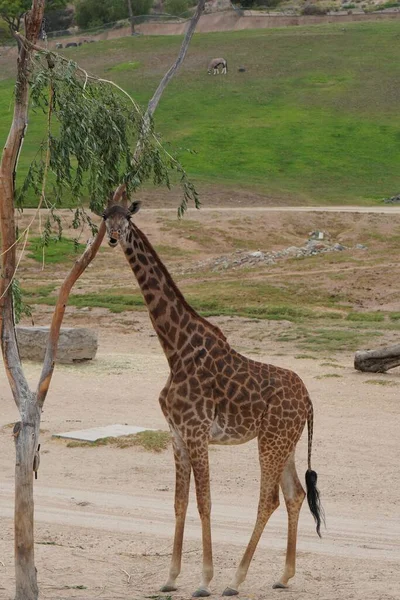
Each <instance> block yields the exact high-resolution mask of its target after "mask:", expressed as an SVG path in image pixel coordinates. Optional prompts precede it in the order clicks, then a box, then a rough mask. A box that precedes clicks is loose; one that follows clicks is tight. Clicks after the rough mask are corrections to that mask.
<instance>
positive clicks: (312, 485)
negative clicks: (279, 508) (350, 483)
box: [306, 469, 325, 537]
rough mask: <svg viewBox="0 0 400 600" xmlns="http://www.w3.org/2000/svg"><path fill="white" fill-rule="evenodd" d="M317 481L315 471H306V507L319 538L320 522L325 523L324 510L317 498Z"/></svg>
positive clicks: (318, 497)
mask: <svg viewBox="0 0 400 600" xmlns="http://www.w3.org/2000/svg"><path fill="white" fill-rule="evenodd" d="M317 479H318V476H317V474H316V472H315V471H311V469H308V470H307V471H306V486H307V501H308V506H309V507H310V511H311V514H312V516H313V517H314V520H315V522H316V524H317V533H318V535H319V537H321V533H320V529H321V521H323V522H324V523H325V515H324V509H323V508H322V505H321V499H320V496H319V491H318V488H317Z"/></svg>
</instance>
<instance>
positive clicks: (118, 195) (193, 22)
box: [112, 0, 206, 204]
mask: <svg viewBox="0 0 400 600" xmlns="http://www.w3.org/2000/svg"><path fill="white" fill-rule="evenodd" d="M205 3H206V0H199V3H198V5H197V8H196V12H195V13H194V15H193V17H192V18H191V19H190V21H189V26H188V28H187V30H186V33H185V37H184V38H183V42H182V45H181V47H180V50H179V54H178V56H177V58H176V61H175V62H174V64H173V65H171V67H170V68H169V69H168V71H167V72H166V73H165V75H164V77H163V78H162V79H161V81H160V83H159V84H158V87H157V89H156V91H155V92H154V94H153V96H152V98H151V99H150V100H149V103H148V105H147V110H146V112H145V114H144V117H143V126H142V137H144V136H145V135H146V134H147V132H148V130H149V126H150V120H151V117H152V116H153V114H154V112H155V110H156V108H157V106H158V103H159V102H160V99H161V96H162V95H163V93H164V90H165V88H166V87H167V85H168V84H169V82H170V81H171V79H172V78H173V76H174V75H175V73H176V72H177V70H178V69H179V67H180V66H181V64H182V63H183V61H184V59H185V56H186V53H187V51H188V48H189V44H190V41H191V39H192V37H193V34H194V32H195V30H196V26H197V23H198V22H199V19H200V17H201V15H202V14H203V11H204V5H205ZM141 152H142V139H141V138H139V140H138V143H137V145H136V149H135V153H134V160H137V159H138V157H139V155H140V154H141ZM125 192H126V185H125V183H122V184H121V185H119V186H118V187H117V189H116V190H115V192H114V197H113V200H112V202H113V204H117V203H118V202H121V200H123V199H124V198H125Z"/></svg>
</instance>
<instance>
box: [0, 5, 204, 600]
mask: <svg viewBox="0 0 400 600" xmlns="http://www.w3.org/2000/svg"><path fill="white" fill-rule="evenodd" d="M204 1H205V0H200V2H199V5H198V8H197V11H196V13H195V15H194V17H193V19H192V20H191V22H190V23H189V28H188V31H187V33H186V35H185V38H184V41H183V43H182V47H181V50H180V53H179V56H178V58H177V61H176V63H175V64H174V65H173V67H171V69H170V70H169V71H168V73H167V75H169V76H168V77H164V78H163V81H162V82H161V84H160V86H159V88H158V89H157V92H156V94H157V98H156V99H154V98H153V99H152V101H151V102H152V104H151V105H149V108H148V111H147V113H146V115H145V117H146V119H144V121H143V123H147V124H148V123H149V121H150V118H151V116H152V114H153V112H154V110H155V108H156V106H157V104H158V101H159V99H160V97H161V93H162V91H163V90H164V89H165V87H166V85H167V83H168V81H169V80H170V78H171V76H172V75H173V74H174V73H175V72H176V70H177V68H178V67H179V65H180V64H181V62H182V60H183V57H184V56H185V54H186V51H187V48H188V46H189V42H190V39H191V37H192V35H193V32H194V29H195V27H196V24H197V21H198V19H199V17H200V15H201V13H202V11H203V9H204ZM44 9H45V0H33V1H32V8H31V10H30V11H28V12H27V13H26V15H25V37H23V36H21V35H19V34H18V33H14V36H15V38H16V39H17V41H18V42H19V52H18V63H17V78H16V86H15V105H14V114H13V121H12V124H11V128H10V132H9V135H8V138H7V141H6V144H5V147H4V151H3V154H2V157H1V162H0V232H1V279H0V335H1V349H2V353H3V360H4V366H5V370H6V373H7V377H8V381H9V384H10V387H11V390H12V394H13V397H14V400H15V403H16V405H17V408H18V410H19V414H20V421H18V422H17V423H16V424H15V426H14V430H13V436H14V441H15V451H16V462H15V515H14V532H15V580H16V595H15V599H16V600H37V598H38V593H39V592H38V585H37V571H36V567H35V561H34V502H33V473H34V471H35V475H36V472H37V468H38V465H39V456H38V452H39V447H40V444H39V428H40V419H41V412H42V409H43V404H44V401H45V398H46V395H47V392H48V389H49V386H50V382H51V378H52V375H53V371H54V366H55V361H56V353H57V344H58V338H59V333H60V328H61V324H62V321H63V317H64V313H65V309H66V305H67V302H68V297H69V293H70V291H71V289H72V286H73V285H74V283H75V282H76V280H77V279H78V278H79V277H80V276H81V275H82V273H83V272H84V270H85V269H86V267H87V266H88V265H89V263H90V262H91V261H92V260H93V258H94V257H95V255H96V253H97V251H98V249H99V247H100V245H101V242H102V240H103V237H104V234H105V226H104V222H103V221H102V222H101V225H100V227H99V229H98V233H97V235H96V237H95V238H94V241H93V243H92V244H91V245H89V246H88V247H87V248H86V250H85V252H84V253H83V255H82V256H81V257H80V258H79V259H78V260H77V261H76V262H75V264H74V266H73V267H72V269H71V271H70V273H69V274H68V275H67V277H66V279H65V281H64V283H63V284H62V286H61V288H60V291H59V295H58V299H57V303H56V307H55V310H54V314H53V318H52V322H51V326H50V333H49V339H48V343H47V348H46V354H45V358H44V363H43V368H42V372H41V376H40V379H39V383H38V386H37V389H36V390H35V391H32V390H31V389H30V388H29V385H28V382H27V380H26V378H25V375H24V372H23V369H22V364H21V360H20V356H19V352H18V344H17V339H16V333H15V321H14V308H13V293H12V290H13V281H14V277H15V274H16V268H17V262H16V246H17V239H16V228H15V220H14V211H15V176H16V170H17V163H18V156H19V153H20V150H21V147H22V143H23V140H24V135H25V132H26V128H27V121H28V118H27V117H28V87H29V84H28V74H29V70H30V66H31V61H32V55H33V52H34V51H39V52H40V51H42V52H43V48H40V47H38V46H37V45H36V44H37V40H38V37H39V33H40V29H41V25H42V20H43V14H44ZM21 41H22V42H23V43H21ZM50 54H51V53H47V55H48V58H47V60H48V63H49V68H51V60H49V58H50V59H51V56H50ZM160 92H161V93H160ZM147 129H148V126H147V127H145V128H144V131H143V132H142V133H143V136H144V135H145V133H146V131H147ZM143 136H142V138H139V141H138V146H137V149H136V152H135V160H137V159H138V157H139V155H140V151H141V148H142V147H143ZM125 193H126V187H125V186H124V185H123V186H119V188H118V190H115V192H114V194H112V195H111V196H110V202H113V196H114V198H120V197H121V195H122V194H125Z"/></svg>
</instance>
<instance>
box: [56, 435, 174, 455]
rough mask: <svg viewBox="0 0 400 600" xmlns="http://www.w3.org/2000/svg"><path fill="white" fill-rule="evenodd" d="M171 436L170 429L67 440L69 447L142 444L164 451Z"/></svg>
mask: <svg viewBox="0 0 400 600" xmlns="http://www.w3.org/2000/svg"><path fill="white" fill-rule="evenodd" d="M170 441H171V436H170V433H169V432H168V431H141V432H139V433H136V434H135V435H125V436H123V437H117V438H114V437H107V438H102V439H100V440H97V441H96V442H81V441H75V440H73V441H71V442H67V448H96V447H98V446H115V447H116V448H122V449H123V448H132V446H140V447H141V448H143V449H144V450H147V451H148V452H162V451H163V450H166V449H167V448H168V445H169V443H170Z"/></svg>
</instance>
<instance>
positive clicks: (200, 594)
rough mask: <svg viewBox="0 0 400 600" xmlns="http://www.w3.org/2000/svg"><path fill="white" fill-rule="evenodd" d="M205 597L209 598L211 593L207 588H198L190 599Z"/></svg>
mask: <svg viewBox="0 0 400 600" xmlns="http://www.w3.org/2000/svg"><path fill="white" fill-rule="evenodd" d="M207 596H211V592H210V590H208V589H207V588H199V589H198V590H196V591H195V592H193V594H192V598H206V597H207Z"/></svg>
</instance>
